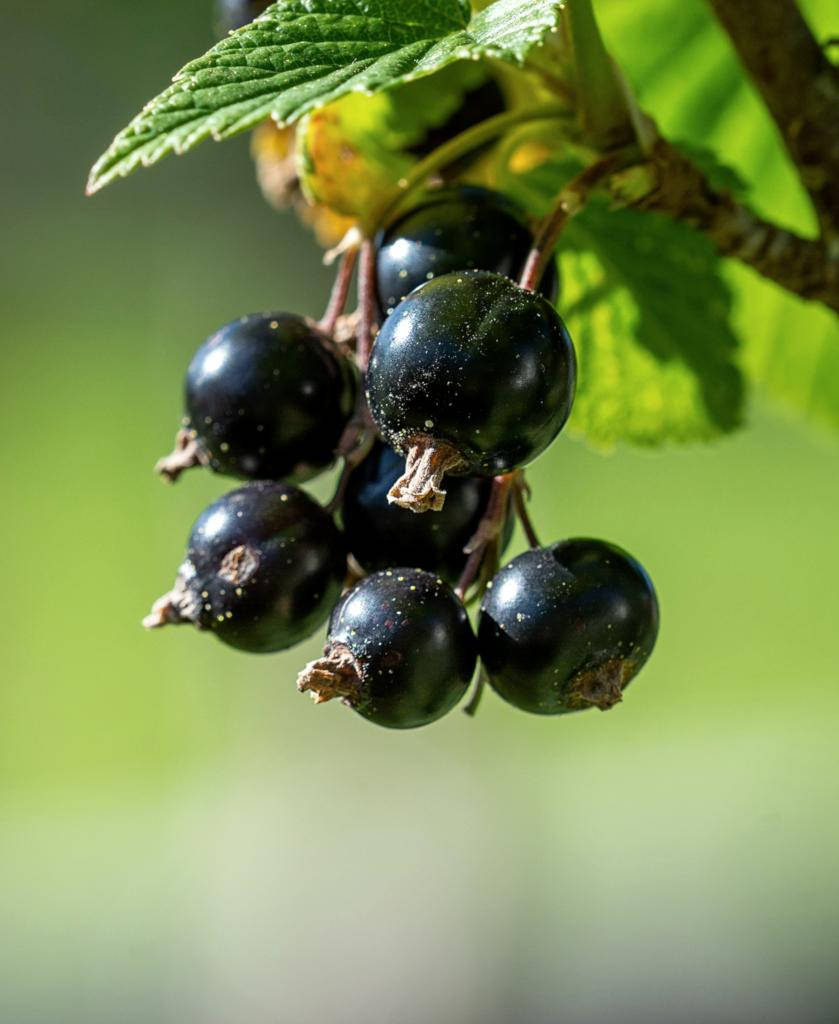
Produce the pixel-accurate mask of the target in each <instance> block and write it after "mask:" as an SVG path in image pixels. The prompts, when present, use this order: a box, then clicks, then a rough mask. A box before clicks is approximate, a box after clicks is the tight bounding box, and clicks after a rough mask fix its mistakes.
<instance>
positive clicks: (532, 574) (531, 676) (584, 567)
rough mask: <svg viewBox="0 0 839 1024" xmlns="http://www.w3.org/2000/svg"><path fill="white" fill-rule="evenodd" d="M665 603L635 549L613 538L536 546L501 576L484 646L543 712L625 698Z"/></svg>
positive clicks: (518, 695)
mask: <svg viewBox="0 0 839 1024" xmlns="http://www.w3.org/2000/svg"><path fill="white" fill-rule="evenodd" d="M658 622H659V616H658V602H657V599H656V594H655V591H654V590H653V586H652V583H651V582H650V579H649V576H648V575H647V573H646V572H645V571H644V569H643V568H642V567H641V565H640V564H639V563H638V562H637V561H636V560H635V559H634V558H632V556H630V555H628V554H627V553H626V552H625V551H622V550H621V549H620V548H618V547H616V546H614V545H612V544H607V543H606V542H604V541H599V540H590V539H575V540H566V541H563V542H561V543H558V544H553V545H551V546H549V547H545V548H536V549H534V550H532V551H526V552H524V554H521V555H519V556H518V557H517V558H514V559H513V560H512V561H511V562H510V563H509V564H508V565H506V566H505V567H504V568H503V569H501V570H500V572H499V573H498V574H497V575H496V576H495V578H494V579H493V580H492V582H491V584H490V586H489V589H488V590H487V591H486V593H485V595H484V598H483V600H482V602H481V609H480V616H479V622H478V644H479V650H480V656H481V660H482V662H483V664H484V666H485V668H486V670H487V672H488V675H489V680H490V683H491V685H492V687H493V688H494V689H495V690H496V691H497V692H498V693H499V694H500V695H501V696H502V697H503V698H504V699H505V700H507V701H509V703H511V704H513V705H515V706H516V707H518V708H521V709H522V710H524V711H531V712H534V713H536V714H544V715H551V714H561V713H563V712H567V711H575V710H582V709H584V708H586V707H593V706H597V707H601V708H603V709H604V710H605V709H606V708H608V707H610V706H611V705H612V704H614V703H616V702H617V701H618V700H620V696H621V692H622V691H623V688H624V687H625V686H626V685H627V684H628V683H629V681H630V680H631V679H632V678H633V677H634V676H635V675H636V673H637V672H638V671H639V669H640V668H641V667H642V666H643V665H644V663H645V662H646V660H647V658H648V657H649V655H650V653H651V651H652V649H653V646H654V645H655V640H656V636H657V633H658Z"/></svg>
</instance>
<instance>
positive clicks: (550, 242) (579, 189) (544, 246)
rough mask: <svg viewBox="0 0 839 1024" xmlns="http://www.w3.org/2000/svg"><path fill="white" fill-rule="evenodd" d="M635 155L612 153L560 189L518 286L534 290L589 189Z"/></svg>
mask: <svg viewBox="0 0 839 1024" xmlns="http://www.w3.org/2000/svg"><path fill="white" fill-rule="evenodd" d="M637 155H638V151H637V149H636V147H635V146H630V147H627V148H624V149H619V150H615V151H614V152H613V153H607V154H606V155H605V156H602V157H600V159H599V160H595V161H594V163H592V164H590V165H589V166H588V167H586V168H585V169H584V170H582V171H581V172H580V173H579V174H578V175H577V176H576V177H575V178H573V179H572V180H571V181H570V182H569V183H568V184H567V185H566V186H565V188H563V189H562V191H561V192H560V194H559V197H558V198H557V201H556V205H555V206H554V209H553V211H552V212H551V213H550V214H549V215H548V216H547V217H546V218H545V220H544V221H543V222H542V226H541V228H540V229H539V233H538V235H537V236H536V240H535V242H534V243H533V248H532V249H531V250H530V255H529V256H528V257H527V262H526V263H525V265H524V270H523V271H522V275H521V280H520V281H519V284H520V286H521V287H522V288H523V289H524V290H525V291H528V292H532V291H535V290H536V288H537V286H538V284H539V282H540V281H541V280H542V274H543V273H544V272H545V267H546V266H547V264H548V261H549V260H550V259H551V258H552V257H553V254H554V249H555V248H556V243H557V240H558V239H559V236H560V234H561V233H562V230H563V228H564V227H565V225H566V224H567V223H568V221H569V220H571V218H572V217H573V216H575V215H576V214H577V213H579V212H580V210H581V209H582V208H583V207H584V206H585V204H586V201H587V199H588V197H589V195H590V194H591V192H592V190H593V189H594V188H595V187H596V186H597V185H599V184H600V183H601V182H602V181H603V180H604V179H605V178H607V177H608V176H609V175H610V174H612V173H613V172H614V171H616V170H618V169H620V168H621V167H622V166H625V165H626V164H627V163H628V162H631V161H632V160H633V159H634V158H636V157H637Z"/></svg>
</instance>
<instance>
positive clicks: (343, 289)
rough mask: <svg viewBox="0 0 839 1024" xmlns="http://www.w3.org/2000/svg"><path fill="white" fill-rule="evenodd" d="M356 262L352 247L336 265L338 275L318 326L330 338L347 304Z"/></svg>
mask: <svg viewBox="0 0 839 1024" xmlns="http://www.w3.org/2000/svg"><path fill="white" fill-rule="evenodd" d="M357 260H358V249H357V248H355V247H353V248H350V249H347V251H346V252H345V253H344V254H343V255H342V256H341V262H340V263H339V264H338V273H337V274H336V275H335V283H334V284H333V286H332V292H331V294H330V296H329V305H328V306H327V307H326V311H325V312H324V314H323V316H322V317H321V320H320V323H319V324H318V326H319V327H320V329H321V330H322V331H323V333H324V334H328V335H329V337H330V338H331V337H332V336H333V335H334V334H335V326H336V324H337V323H338V318H339V317H340V316H341V314H342V313H343V312H344V306H346V304H347V296H348V295H349V292H350V284H351V283H352V275H353V271H354V270H355V264H356V262H357Z"/></svg>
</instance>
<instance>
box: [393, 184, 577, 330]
mask: <svg viewBox="0 0 839 1024" xmlns="http://www.w3.org/2000/svg"><path fill="white" fill-rule="evenodd" d="M532 244H533V238H532V236H531V234H530V232H529V231H528V229H527V228H526V227H525V226H524V224H522V222H521V220H520V219H519V217H518V214H517V211H516V208H515V206H513V204H512V203H511V202H510V201H509V200H508V199H507V198H506V197H505V196H502V195H501V194H500V193H498V192H490V191H488V190H487V189H483V188H474V187H462V188H458V189H446V190H443V191H441V192H439V193H437V195H435V196H434V197H433V198H431V199H429V200H428V201H427V202H426V203H424V204H423V205H422V206H418V207H417V208H416V209H414V210H411V211H410V213H407V214H405V216H404V217H402V218H400V219H399V220H397V221H396V222H395V223H394V224H392V225H391V226H390V227H389V228H387V230H386V231H384V232H383V233H382V235H381V236H380V238H379V239H378V246H377V251H376V287H377V290H378V295H379V305H380V307H381V311H382V313H383V314H385V315H386V314H387V313H390V312H391V311H392V310H393V309H394V308H395V307H396V306H397V305H398V303H399V302H401V300H402V299H404V298H405V296H406V295H408V294H410V293H411V292H412V291H413V290H414V288H417V287H418V286H419V285H421V284H425V282H426V281H430V280H432V279H433V278H435V277H442V276H443V274H448V273H450V272H451V271H454V270H492V271H494V272H495V273H496V274H503V275H505V276H506V277H511V278H515V279H518V278H519V277H520V275H521V272H522V270H523V269H524V264H525V261H526V260H527V254H528V253H529V251H530V248H531V246H532ZM539 290H540V291H541V292H542V293H543V294H544V295H545V296H546V297H547V298H548V300H549V301H550V302H554V301H555V299H556V292H557V274H556V266H555V263H554V261H553V260H551V262H550V264H549V265H548V268H547V269H546V271H545V274H544V276H543V278H542V283H541V285H540V289H539Z"/></svg>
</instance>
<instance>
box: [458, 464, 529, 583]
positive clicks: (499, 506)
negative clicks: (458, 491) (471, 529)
mask: <svg viewBox="0 0 839 1024" xmlns="http://www.w3.org/2000/svg"><path fill="white" fill-rule="evenodd" d="M514 479H515V474H514V473H505V474H503V475H502V476H497V477H495V479H494V480H493V481H492V490H491V491H490V494H489V501H488V502H487V508H486V512H485V513H484V518H483V519H482V520H481V522H480V523H479V524H478V529H477V530H476V531H475V535H474V536H473V537H472V539H471V540H470V541H469V543H468V544H467V545H466V547H465V549H464V551H465V553H466V554H467V555H468V556H469V557H468V558H467V560H466V565H465V566H464V568H463V572H462V573H461V575H460V579H459V580H458V581H457V586H456V587H455V593H456V594H457V596H458V597H459V598H460V600H461V601H465V599H466V594H467V593H468V591H469V588H470V587H471V586H472V584H473V583H474V582H475V579H476V578H477V576H478V572H479V570H480V568H481V563H482V562H483V560H484V556H485V555H486V554H487V552H488V551H489V550H490V548H491V547H493V546H495V545H496V541H497V540H498V537H499V535H500V534H501V531H502V530H503V529H504V522H505V520H506V518H507V515H508V513H509V508H510V502H509V497H510V490H511V488H512V486H513V481H514Z"/></svg>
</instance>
